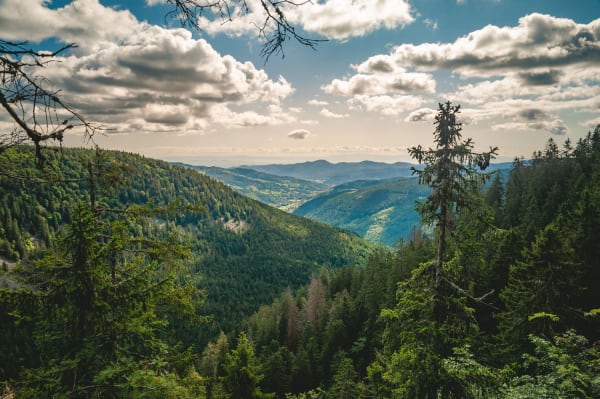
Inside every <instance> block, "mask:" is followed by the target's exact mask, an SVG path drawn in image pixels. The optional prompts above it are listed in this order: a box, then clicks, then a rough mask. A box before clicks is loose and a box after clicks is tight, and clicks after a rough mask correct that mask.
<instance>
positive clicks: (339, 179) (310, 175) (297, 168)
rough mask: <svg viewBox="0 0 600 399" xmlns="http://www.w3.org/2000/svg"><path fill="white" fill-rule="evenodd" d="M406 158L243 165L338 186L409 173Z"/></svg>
mask: <svg viewBox="0 0 600 399" xmlns="http://www.w3.org/2000/svg"><path fill="white" fill-rule="evenodd" d="M413 166H415V165H414V164H411V163H408V162H396V163H391V164H390V163H385V162H374V161H362V162H339V163H331V162H329V161H325V160H319V161H310V162H302V163H295V164H270V165H244V166H243V168H248V169H254V170H257V171H259V172H264V173H269V174H272V175H276V176H289V177H294V178H297V179H303V180H310V181H317V182H321V183H324V184H327V185H328V186H331V187H332V186H337V185H339V184H343V183H348V182H351V181H356V180H383V179H389V178H394V177H410V176H412V171H411V167H413Z"/></svg>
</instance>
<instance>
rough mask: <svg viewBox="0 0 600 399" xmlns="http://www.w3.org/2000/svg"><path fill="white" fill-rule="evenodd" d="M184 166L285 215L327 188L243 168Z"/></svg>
mask: <svg viewBox="0 0 600 399" xmlns="http://www.w3.org/2000/svg"><path fill="white" fill-rule="evenodd" d="M180 165H184V164H180ZM184 166H187V167H189V168H192V169H195V170H197V171H199V172H202V173H204V174H205V175H207V176H209V177H212V178H213V179H216V180H219V181H221V182H223V183H225V184H227V185H228V186H230V187H231V188H233V189H234V190H236V191H237V192H239V193H240V194H243V195H245V196H247V197H250V198H253V199H255V200H258V201H261V202H263V203H265V204H268V205H271V206H274V207H276V208H279V209H282V210H285V211H288V212H293V211H294V209H296V208H297V207H298V206H299V205H300V204H302V203H304V202H306V201H308V200H310V199H311V198H313V197H314V196H315V195H317V194H318V193H320V192H323V191H325V190H327V189H328V188H329V186H328V185H327V184H325V183H319V182H316V181H311V180H302V179H298V178H295V177H289V176H278V175H274V174H268V173H263V172H260V171H257V170H254V169H249V168H245V167H239V168H231V169H224V168H218V167H214V166H211V167H207V166H193V165H184Z"/></svg>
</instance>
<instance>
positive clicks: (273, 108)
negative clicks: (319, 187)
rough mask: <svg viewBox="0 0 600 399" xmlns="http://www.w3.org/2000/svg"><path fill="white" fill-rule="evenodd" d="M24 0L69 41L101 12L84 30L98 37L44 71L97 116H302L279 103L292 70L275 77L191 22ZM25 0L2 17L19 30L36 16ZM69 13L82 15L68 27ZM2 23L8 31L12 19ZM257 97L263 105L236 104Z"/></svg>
mask: <svg viewBox="0 0 600 399" xmlns="http://www.w3.org/2000/svg"><path fill="white" fill-rule="evenodd" d="M20 1H22V2H23V3H28V4H29V5H30V6H31V7H32V8H33V9H34V12H38V11H39V12H40V13H41V12H44V14H43V15H44V16H45V17H46V18H47V19H43V20H42V21H43V22H42V23H43V28H44V29H40V32H42V33H43V35H45V36H47V37H58V38H59V39H61V40H63V41H69V40H71V39H72V37H71V35H72V34H73V32H72V31H73V29H76V27H77V26H80V25H81V26H86V28H89V27H88V26H87V25H86V23H87V22H86V21H89V20H92V19H94V20H95V22H94V23H93V24H92V25H91V26H92V28H91V29H89V30H90V31H91V33H89V34H87V35H88V36H87V37H84V39H85V40H88V39H89V40H91V41H93V42H94V43H93V44H92V45H90V46H85V45H82V46H80V47H79V48H78V49H77V51H75V52H73V53H71V54H70V55H68V56H65V57H60V62H56V63H51V64H49V65H48V66H47V67H46V68H45V70H44V76H45V77H47V78H48V79H50V80H51V81H52V82H53V83H54V84H55V85H56V86H57V87H61V88H62V89H63V98H65V99H67V100H68V101H69V102H70V103H71V104H73V105H75V106H76V107H77V108H79V109H80V110H81V112H82V113H83V114H84V115H86V117H87V119H89V120H94V121H97V122H101V123H104V124H106V125H109V126H111V127H116V128H117V129H118V130H119V131H123V130H130V131H133V130H144V129H145V130H150V131H152V130H154V131H168V130H174V131H182V130H184V131H194V130H202V129H205V128H206V127H207V126H208V125H209V124H215V123H217V124H221V125H223V126H228V127H237V126H256V125H274V124H280V123H287V122H289V121H293V120H295V118H294V117H293V116H292V115H291V113H289V112H286V111H285V110H284V109H283V108H282V107H281V106H280V105H279V104H280V102H281V100H283V99H284V98H286V97H287V96H289V95H290V94H291V93H292V92H293V91H294V89H293V87H292V86H291V85H290V83H289V82H287V81H286V80H285V78H283V77H281V76H280V77H278V78H277V79H271V78H270V77H269V76H268V75H267V73H266V72H265V71H264V70H262V69H258V68H256V67H255V66H254V65H253V64H252V63H251V62H239V61H237V60H236V59H235V58H233V57H231V56H229V55H221V54H219V53H218V52H217V51H215V50H214V49H213V48H212V46H211V45H210V44H209V43H208V42H207V41H205V40H204V39H194V38H193V37H192V34H191V33H190V32H189V31H187V30H185V29H164V28H161V27H158V26H153V25H148V24H147V23H142V22H138V21H137V20H135V19H133V17H132V16H131V14H129V12H128V11H120V10H119V11H117V10H114V9H112V8H108V7H103V6H101V5H100V4H99V3H98V1H97V0H78V1H75V2H74V3H73V4H71V5H69V6H65V7H63V8H60V9H57V10H47V9H45V10H44V7H43V5H44V4H46V3H45V2H42V1H37V0H20ZM8 2H9V3H13V0H8ZM17 4H20V3H19V2H16V3H14V4H13V5H14V6H15V8H14V9H13V10H12V11H11V12H10V13H6V12H4V11H6V10H5V9H0V15H2V17H0V18H2V19H3V21H2V22H5V21H6V20H7V19H10V21H12V22H10V23H9V24H8V26H10V27H12V28H15V29H16V30H15V31H14V32H15V33H14V34H15V35H16V34H17V33H16V32H18V31H19V29H17V28H18V26H19V25H18V24H19V22H18V21H17V20H19V19H23V20H25V21H27V20H30V19H28V17H26V16H25V14H23V13H25V11H26V10H24V9H22V7H21V6H17ZM5 5H6V3H4V5H3V6H1V7H5ZM36 10H37V11H36ZM19 13H21V14H19ZM71 13H73V14H71ZM92 14H93V17H92ZM63 17H66V19H67V22H68V21H74V20H78V22H77V23H73V26H72V27H71V30H68V29H67V28H66V27H63V25H62V24H63V23H64V21H60V19H61V18H63ZM15 21H17V22H15ZM100 25H102V26H100ZM121 25H126V26H127V28H126V31H121V30H120V29H121V28H120V26H121ZM0 26H2V28H0V33H3V32H2V31H3V30H4V27H5V26H6V25H4V23H0ZM94 26H98V29H93V27H94ZM108 32H110V33H108ZM40 35H41V34H40ZM92 35H96V37H92ZM42 38H43V36H40V37H39V39H42ZM104 39H107V40H104ZM108 39H110V40H108ZM85 40H84V43H85ZM253 104H262V105H260V109H259V108H256V109H250V110H249V109H244V110H243V111H236V108H239V107H242V106H244V107H246V108H248V107H252V106H253Z"/></svg>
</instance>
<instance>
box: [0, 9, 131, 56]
mask: <svg viewBox="0 0 600 399" xmlns="http://www.w3.org/2000/svg"><path fill="white" fill-rule="evenodd" d="M48 3H49V2H48V1H47V0H4V1H2V2H1V3H0V37H2V38H4V39H7V40H31V41H41V40H44V39H47V38H50V37H59V38H61V39H62V40H63V41H64V42H67V43H72V42H76V43H77V44H78V45H79V46H80V47H82V48H83V47H87V48H90V47H93V46H95V45H96V44H97V43H99V42H113V43H114V42H116V41H118V40H121V39H122V38H126V37H128V36H129V35H130V34H132V32H133V31H134V30H135V27H136V26H137V24H138V22H137V20H136V18H135V17H134V16H133V15H132V14H131V13H130V12H129V11H128V10H117V9H114V8H111V7H105V6H103V5H101V4H100V3H99V2H98V0H74V1H73V2H71V3H69V4H66V5H65V6H63V7H59V8H56V9H50V8H49V7H48ZM32 24H35V29H32Z"/></svg>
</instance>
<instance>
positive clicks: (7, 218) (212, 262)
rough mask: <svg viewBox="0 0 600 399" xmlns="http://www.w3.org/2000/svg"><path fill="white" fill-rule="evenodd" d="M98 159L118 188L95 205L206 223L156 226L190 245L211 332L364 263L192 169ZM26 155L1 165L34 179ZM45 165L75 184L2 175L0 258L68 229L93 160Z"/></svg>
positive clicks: (350, 239) (67, 154)
mask: <svg viewBox="0 0 600 399" xmlns="http://www.w3.org/2000/svg"><path fill="white" fill-rule="evenodd" d="M102 154H103V155H102V156H103V157H104V158H106V161H105V163H106V164H107V165H127V169H126V170H125V171H122V172H119V173H118V174H117V175H118V176H116V177H115V178H114V179H113V180H111V181H117V180H121V181H124V182H125V183H126V184H125V185H122V186H120V187H112V188H110V187H109V188H107V190H106V192H105V193H104V194H103V195H102V197H100V198H99V201H101V203H103V204H106V205H107V206H115V207H120V206H125V205H128V204H144V203H147V202H154V203H156V204H163V203H168V202H170V201H173V200H174V199H176V198H180V199H182V200H183V201H184V202H187V203H202V204H204V206H205V207H206V208H207V213H206V215H204V216H203V215H194V214H187V213H183V214H180V215H178V216H177V217H176V218H174V219H173V220H168V221H165V222H164V223H165V225H166V227H167V228H168V229H171V230H173V231H177V233H178V234H179V235H180V236H181V237H185V238H186V239H187V240H189V242H191V244H192V249H193V252H194V253H193V258H194V264H193V265H191V266H190V269H191V272H194V273H200V274H201V275H202V276H203V279H202V282H201V283H200V285H199V288H201V289H203V290H204V291H205V292H206V293H207V295H208V298H207V302H206V311H207V313H209V314H212V315H214V319H215V328H216V329H221V328H222V329H225V330H227V329H230V328H232V326H234V325H236V324H237V323H238V322H239V321H240V320H241V319H242V318H243V317H245V316H247V315H249V314H251V313H252V312H253V311H255V310H256V309H257V308H258V306H259V305H260V304H264V303H268V302H270V301H271V300H272V299H273V298H274V297H275V296H277V295H279V293H280V292H281V291H282V290H284V289H285V288H286V287H297V286H299V285H301V284H303V283H305V282H307V281H308V279H309V278H310V276H311V274H312V273H314V272H316V271H318V270H319V269H320V268H321V267H323V266H330V267H338V266H342V265H347V264H362V263H363V262H364V260H365V259H366V257H367V256H368V254H369V253H370V252H371V250H372V246H371V245H370V244H369V243H367V242H365V241H363V240H362V239H361V238H360V237H358V236H356V235H354V234H351V233H348V232H345V231H342V230H341V229H336V228H331V227H329V226H326V225H324V224H321V223H315V222H312V221H310V220H308V219H304V218H301V217H298V216H295V215H292V214H289V213H286V212H283V211H280V210H277V209H274V208H272V207H269V206H267V205H265V204H262V203H259V202H257V201H255V200H252V199H250V198H247V197H244V196H242V195H240V194H238V193H236V192H234V191H233V190H232V189H231V188H229V187H227V186H226V185H225V184H222V183H220V182H217V181H215V180H213V179H211V178H209V177H206V176H204V175H202V174H201V173H198V172H195V171H193V170H190V169H186V168H182V167H173V166H171V165H169V164H168V163H166V162H162V161H156V160H151V159H145V158H143V157H141V156H137V155H133V154H126V153H118V152H103V153H102ZM30 155H31V152H30V150H29V149H23V150H19V151H17V150H14V151H9V152H6V153H4V154H3V156H2V162H7V165H8V164H11V165H13V166H17V168H18V169H19V170H20V171H21V172H22V173H27V171H28V170H32V171H33V167H32V165H33V161H32V159H31V156H30ZM48 157H49V158H50V161H51V163H54V164H56V165H58V166H59V167H60V169H61V170H62V171H63V172H64V175H65V176H67V177H68V178H70V179H73V180H74V181H73V182H69V183H60V184H59V183H53V184H30V183H27V184H25V183H24V182H23V181H19V180H16V179H9V178H6V177H1V176H0V226H3V228H2V229H0V256H1V257H3V258H5V259H6V260H8V261H10V260H15V259H17V258H19V257H27V256H29V255H30V254H32V253H33V252H34V251H35V248H39V247H43V246H47V245H50V244H51V242H52V240H53V238H54V236H55V232H56V231H57V230H58V229H60V227H61V225H63V224H64V223H66V222H69V221H70V209H72V207H73V205H74V204H75V203H76V202H77V201H78V200H86V198H87V196H88V194H87V193H88V187H87V185H86V184H85V182H80V181H79V182H78V181H75V180H76V179H80V178H82V177H83V178H85V177H86V171H85V167H84V165H85V162H87V160H88V159H90V158H92V157H93V152H91V151H86V150H72V149H65V150H64V154H62V155H61V154H56V155H55V154H53V153H51V152H48ZM0 167H2V165H0ZM32 173H34V172H32Z"/></svg>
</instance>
